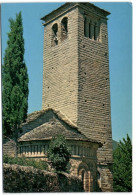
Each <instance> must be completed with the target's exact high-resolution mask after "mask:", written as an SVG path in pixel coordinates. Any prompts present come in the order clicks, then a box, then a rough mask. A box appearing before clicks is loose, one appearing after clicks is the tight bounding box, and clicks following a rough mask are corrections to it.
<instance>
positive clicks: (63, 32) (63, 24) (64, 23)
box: [61, 17, 68, 41]
mask: <svg viewBox="0 0 136 195" xmlns="http://www.w3.org/2000/svg"><path fill="white" fill-rule="evenodd" d="M67 35H68V18H67V17H65V18H63V19H62V21H61V40H62V41H63V40H65V39H66V38H67Z"/></svg>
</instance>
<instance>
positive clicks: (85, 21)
mask: <svg viewBox="0 0 136 195" xmlns="http://www.w3.org/2000/svg"><path fill="white" fill-rule="evenodd" d="M84 36H85V37H87V19H86V18H85V19H84Z"/></svg>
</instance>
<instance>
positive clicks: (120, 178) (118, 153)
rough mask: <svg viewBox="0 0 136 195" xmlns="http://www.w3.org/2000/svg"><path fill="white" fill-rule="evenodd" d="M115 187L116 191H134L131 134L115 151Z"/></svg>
mask: <svg viewBox="0 0 136 195" xmlns="http://www.w3.org/2000/svg"><path fill="white" fill-rule="evenodd" d="M113 159H114V164H113V188H114V191H115V192H131V191H132V144H131V140H130V138H129V136H128V135H127V139H124V138H123V141H120V143H119V144H118V147H117V149H115V151H114V153H113Z"/></svg>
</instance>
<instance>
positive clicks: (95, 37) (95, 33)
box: [94, 23, 97, 40]
mask: <svg viewBox="0 0 136 195" xmlns="http://www.w3.org/2000/svg"><path fill="white" fill-rule="evenodd" d="M94 40H97V26H96V23H95V24H94Z"/></svg>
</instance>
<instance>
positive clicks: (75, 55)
mask: <svg viewBox="0 0 136 195" xmlns="http://www.w3.org/2000/svg"><path fill="white" fill-rule="evenodd" d="M109 14H110V13H109V12H108V11H105V10H103V9H100V8H98V7H96V6H94V5H93V4H91V3H65V4H64V5H62V6H61V7H60V8H58V9H56V10H54V11H53V12H51V13H50V14H48V15H46V16H45V17H43V18H42V20H43V21H44V24H43V25H44V52H43V98H42V108H43V109H45V108H48V107H51V108H54V109H56V110H59V111H61V112H62V113H63V114H64V115H66V116H67V117H68V118H69V119H70V120H71V121H72V122H73V123H75V124H76V125H77V127H78V129H79V131H81V132H83V133H84V134H85V135H86V136H87V137H88V138H93V139H95V140H97V141H99V142H101V143H102V144H103V147H102V148H100V149H98V172H99V174H100V180H101V189H102V191H112V172H111V166H112V131H111V110H110V84H109V52H108V32H107V20H108V19H107V16H108V15H109Z"/></svg>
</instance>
